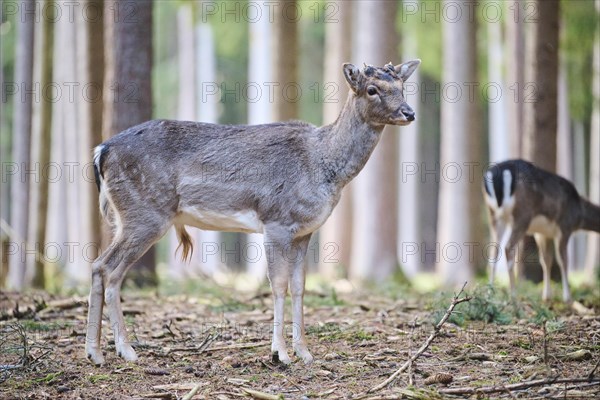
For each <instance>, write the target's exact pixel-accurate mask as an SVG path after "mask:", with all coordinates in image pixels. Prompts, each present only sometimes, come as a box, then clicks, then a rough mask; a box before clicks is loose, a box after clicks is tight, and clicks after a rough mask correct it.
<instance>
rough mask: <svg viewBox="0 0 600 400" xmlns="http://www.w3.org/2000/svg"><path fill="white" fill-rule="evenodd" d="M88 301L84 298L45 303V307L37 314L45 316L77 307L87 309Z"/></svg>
mask: <svg viewBox="0 0 600 400" xmlns="http://www.w3.org/2000/svg"><path fill="white" fill-rule="evenodd" d="M87 302H88V300H87V299H86V298H85V297H76V298H69V299H60V300H53V301H49V302H47V303H46V307H45V308H44V309H42V310H40V311H39V314H47V313H50V312H53V311H57V310H70V309H73V308H77V307H87Z"/></svg>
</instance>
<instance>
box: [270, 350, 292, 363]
mask: <svg viewBox="0 0 600 400" xmlns="http://www.w3.org/2000/svg"><path fill="white" fill-rule="evenodd" d="M271 361H272V362H273V363H282V364H285V365H289V364H291V362H292V360H291V359H290V356H288V355H287V352H286V351H285V350H284V351H278V350H275V351H273V353H271Z"/></svg>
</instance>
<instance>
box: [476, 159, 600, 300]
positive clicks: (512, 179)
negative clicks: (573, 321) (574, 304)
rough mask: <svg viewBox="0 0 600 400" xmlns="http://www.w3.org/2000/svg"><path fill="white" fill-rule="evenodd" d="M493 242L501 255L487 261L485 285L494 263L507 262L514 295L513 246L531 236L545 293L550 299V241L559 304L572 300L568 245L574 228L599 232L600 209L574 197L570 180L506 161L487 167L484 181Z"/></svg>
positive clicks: (531, 166) (523, 164)
mask: <svg viewBox="0 0 600 400" xmlns="http://www.w3.org/2000/svg"><path fill="white" fill-rule="evenodd" d="M483 193H484V198H485V201H486V203H487V209H488V216H489V220H490V234H491V237H492V240H493V241H494V242H495V243H497V244H498V248H499V249H500V251H501V253H500V254H498V255H497V256H496V257H494V259H492V260H491V263H490V268H491V271H490V283H491V284H493V283H494V277H495V273H496V264H497V263H498V262H499V261H500V260H502V261H503V262H507V263H508V264H507V268H508V277H509V283H510V291H511V295H512V296H514V294H515V277H514V271H513V266H514V261H515V252H516V248H517V245H518V243H519V242H520V240H521V239H523V237H524V236H525V235H526V234H529V235H533V237H534V239H535V241H536V244H537V246H538V250H539V258H540V264H541V265H542V270H543V278H544V289H543V292H542V298H543V299H544V300H548V299H549V298H550V268H551V267H552V261H553V257H552V253H550V252H548V249H547V247H546V245H547V242H548V240H549V239H552V240H553V241H554V251H555V254H556V260H557V261H558V265H559V267H560V272H561V277H562V297H563V301H565V302H570V301H571V291H570V290H569V280H568V265H567V264H568V254H567V245H568V243H569V237H570V236H571V234H572V233H573V232H575V231H577V230H579V229H582V230H588V231H595V232H600V207H599V206H597V205H594V204H592V203H590V202H589V201H588V200H586V199H584V198H583V197H581V196H579V193H577V189H576V188H575V186H573V184H572V183H571V182H569V181H568V180H566V179H565V178H563V177H560V176H558V175H556V174H554V173H551V172H548V171H545V170H543V169H541V168H538V167H536V166H535V165H533V164H532V163H530V162H527V161H524V160H508V161H504V162H501V163H499V164H496V165H494V166H492V167H491V168H489V169H488V171H487V172H486V174H485V177H484V182H483Z"/></svg>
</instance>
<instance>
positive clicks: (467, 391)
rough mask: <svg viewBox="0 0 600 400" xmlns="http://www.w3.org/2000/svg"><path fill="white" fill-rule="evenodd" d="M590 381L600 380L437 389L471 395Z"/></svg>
mask: <svg viewBox="0 0 600 400" xmlns="http://www.w3.org/2000/svg"><path fill="white" fill-rule="evenodd" d="M590 382H600V378H598V379H591V380H590V379H588V378H560V379H559V378H546V379H538V380H535V381H529V382H519V383H512V384H510V385H493V386H482V387H472V386H466V387H455V388H447V389H439V390H438V392H439V393H441V394H453V395H464V394H467V395H472V394H475V393H499V392H506V391H507V390H523V389H529V388H532V387H535V386H545V385H555V384H559V383H590Z"/></svg>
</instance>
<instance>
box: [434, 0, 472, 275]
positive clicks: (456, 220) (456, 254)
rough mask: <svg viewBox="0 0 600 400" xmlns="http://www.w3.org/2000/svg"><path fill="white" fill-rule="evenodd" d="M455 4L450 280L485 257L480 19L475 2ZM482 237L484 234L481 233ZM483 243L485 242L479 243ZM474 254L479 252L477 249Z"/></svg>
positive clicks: (449, 72)
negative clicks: (476, 91) (475, 90)
mask: <svg viewBox="0 0 600 400" xmlns="http://www.w3.org/2000/svg"><path fill="white" fill-rule="evenodd" d="M454 4H455V5H456V6H458V7H460V8H461V13H462V16H463V17H462V18H460V20H458V21H450V20H448V19H444V20H443V21H442V29H443V37H444V39H443V41H444V42H443V51H444V55H443V64H444V67H443V68H444V70H443V74H442V81H443V82H442V83H443V85H444V86H443V87H444V88H447V89H444V90H443V92H442V94H443V96H444V101H443V102H442V110H441V111H442V117H441V128H442V129H441V156H440V158H441V174H440V194H439V204H438V213H439V219H438V233H437V234H438V240H437V242H438V246H439V247H438V249H437V250H438V254H437V256H436V257H437V270H438V273H439V276H440V277H441V279H442V283H443V284H444V285H446V286H460V285H462V284H463V283H464V282H466V281H471V280H472V279H473V275H474V269H475V266H476V265H478V263H479V261H480V260H479V258H477V257H474V256H473V253H472V252H471V249H472V248H473V247H471V246H477V245H481V243H479V242H478V240H479V239H478V237H477V236H476V235H477V234H476V229H479V228H476V225H481V224H480V212H479V210H480V206H479V204H481V189H480V188H481V186H480V185H481V180H480V179H479V177H478V176H477V174H472V172H478V171H480V170H481V168H477V167H475V168H473V165H480V164H470V163H477V160H478V157H479V155H480V154H481V149H479V146H480V140H479V130H478V126H477V115H478V107H477V101H478V100H479V98H478V96H476V95H473V96H471V93H469V92H470V90H469V87H468V85H469V83H471V82H477V75H476V57H475V46H476V41H475V21H474V18H470V17H469V15H472V14H470V13H469V11H468V7H469V6H470V5H472V4H473V3H472V2H468V1H460V2H454ZM479 237H481V236H479ZM474 248H475V249H478V248H479V249H481V246H479V247H474ZM474 254H478V253H477V252H475V253H474Z"/></svg>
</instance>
